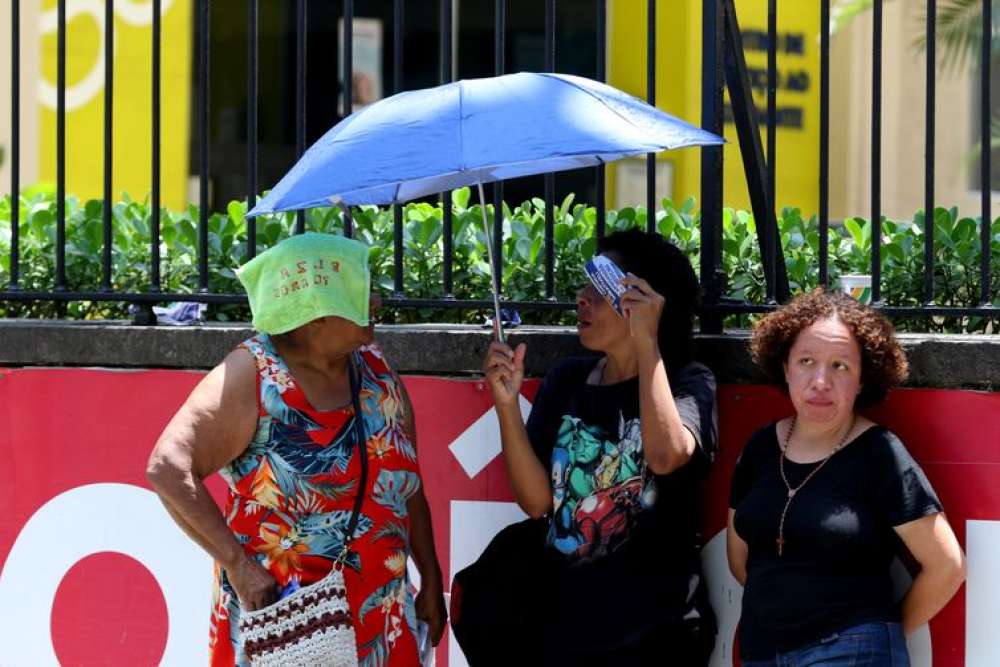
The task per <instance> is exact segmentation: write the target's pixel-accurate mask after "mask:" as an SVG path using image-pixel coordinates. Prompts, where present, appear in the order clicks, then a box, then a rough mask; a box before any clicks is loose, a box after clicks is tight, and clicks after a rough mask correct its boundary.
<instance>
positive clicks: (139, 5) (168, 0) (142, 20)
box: [115, 0, 174, 26]
mask: <svg viewBox="0 0 1000 667" xmlns="http://www.w3.org/2000/svg"><path fill="white" fill-rule="evenodd" d="M173 4H174V0H162V2H161V3H160V16H161V17H162V16H163V15H165V14H166V13H167V12H169V11H170V7H171V6H172V5H173ZM115 14H117V15H118V18H120V19H121V20H122V21H125V22H126V23H128V24H129V25H135V26H142V25H149V24H151V23H152V22H153V3H152V2H150V1H146V2H132V0H118V2H116V3H115Z"/></svg>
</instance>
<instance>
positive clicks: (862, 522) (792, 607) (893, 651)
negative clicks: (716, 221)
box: [727, 290, 965, 667]
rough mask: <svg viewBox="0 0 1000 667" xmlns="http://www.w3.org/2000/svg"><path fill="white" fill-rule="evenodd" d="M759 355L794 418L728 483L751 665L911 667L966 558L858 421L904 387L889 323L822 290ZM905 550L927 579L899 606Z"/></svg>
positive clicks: (775, 427) (912, 480)
mask: <svg viewBox="0 0 1000 667" xmlns="http://www.w3.org/2000/svg"><path fill="white" fill-rule="evenodd" d="M751 352H752V355H753V358H754V361H755V362H756V363H757V364H758V365H759V366H760V367H761V368H762V369H763V370H764V372H765V373H766V374H767V375H768V376H769V377H770V379H771V381H772V382H773V383H774V384H775V385H777V386H779V387H781V388H782V389H783V390H784V391H785V392H786V393H787V394H788V396H789V398H790V399H791V402H792V406H793V407H794V413H793V414H792V415H791V416H789V417H787V418H785V419H782V420H780V421H778V422H777V423H774V424H771V425H770V426H767V427H765V428H763V429H761V430H760V431H758V432H757V433H756V434H754V435H753V436H752V437H751V438H750V441H749V442H748V443H747V445H746V447H745V448H744V450H743V453H742V454H741V456H740V459H739V461H738V462H737V465H736V470H735V472H734V474H733V481H732V490H731V494H730V502H729V507H730V510H729V525H728V531H727V538H728V539H727V548H728V556H729V567H730V570H731V571H732V573H733V576H735V577H736V579H737V580H738V581H739V582H740V583H741V584H743V585H744V591H743V614H742V620H741V622H740V653H741V658H742V662H743V665H745V666H747V667H765V666H771V665H773V666H777V665H793V664H794V665H827V664H831V665H832V664H838V665H841V664H843V665H848V664H849V665H908V664H909V658H908V656H907V652H906V643H905V641H904V635H905V634H906V633H908V632H910V631H912V630H914V629H915V628H917V627H919V626H920V625H923V624H924V623H926V622H928V621H929V620H930V619H931V618H932V617H933V616H934V615H935V614H936V613H937V612H938V611H940V609H941V608H942V607H943V606H944V605H945V604H946V603H947V602H948V600H949V599H951V597H952V595H954V594H955V591H956V590H958V587H959V586H960V585H961V583H962V581H963V580H964V578H965V558H964V555H963V554H962V550H961V548H960V547H959V544H958V541H957V540H956V539H955V535H954V533H953V532H952V529H951V526H949V525H948V521H947V519H946V518H945V516H944V513H943V508H942V506H941V502H940V501H939V500H938V498H937V495H936V494H935V493H934V489H933V488H931V485H930V482H929V481H928V480H927V477H926V476H925V475H924V473H923V471H922V470H921V469H920V467H919V466H918V465H917V463H916V462H915V461H914V460H913V458H912V457H911V456H910V454H909V452H907V450H906V447H905V446H904V445H903V443H902V442H900V440H899V438H898V437H896V435H895V434H893V433H892V432H891V431H889V430H888V429H886V428H884V427H882V426H879V425H877V424H875V423H873V422H871V421H870V420H868V419H866V418H865V417H863V416H862V415H860V414H859V413H858V411H859V410H861V409H864V408H866V407H869V406H871V405H874V404H876V403H878V402H879V401H881V400H882V399H883V398H884V397H885V395H886V393H887V392H888V391H889V390H890V389H891V388H892V387H894V386H895V385H897V384H899V383H900V382H901V381H902V380H904V379H905V377H906V373H907V363H906V357H905V356H904V355H903V351H902V349H901V348H900V346H899V343H898V342H897V341H896V337H895V334H894V333H893V329H892V325H891V324H890V323H889V322H888V321H887V320H886V319H885V318H884V317H882V316H881V315H880V314H878V313H877V312H876V311H874V310H873V309H871V308H869V307H867V306H863V305H861V304H859V303H857V302H856V301H855V300H853V299H851V298H850V297H848V296H846V295H844V294H841V293H835V292H826V291H823V290H816V291H814V292H812V293H809V294H804V295H801V296H799V297H797V298H796V299H794V300H793V301H792V302H791V303H789V304H788V305H786V306H784V307H783V308H781V309H780V310H777V311H776V312H774V313H771V314H770V315H768V316H767V317H765V318H764V319H763V320H761V321H760V322H759V323H758V324H757V326H756V327H755V328H754V332H753V340H752V342H751ZM900 546H905V547H906V548H907V549H908V550H909V552H910V553H911V554H912V555H913V557H914V559H915V560H916V561H917V562H918V563H919V565H920V568H921V569H920V573H919V574H918V575H917V577H916V578H915V579H914V581H913V586H912V587H911V588H910V590H909V592H908V593H907V594H906V596H905V597H904V598H903V600H902V602H901V603H898V604H897V603H895V602H894V599H893V590H892V581H891V578H890V575H889V568H890V565H891V563H892V560H893V557H894V556H895V554H896V552H897V551H898V549H899V547H900Z"/></svg>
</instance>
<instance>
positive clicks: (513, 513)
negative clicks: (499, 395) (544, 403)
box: [448, 399, 528, 667]
mask: <svg viewBox="0 0 1000 667" xmlns="http://www.w3.org/2000/svg"><path fill="white" fill-rule="evenodd" d="M522 400H523V399H522ZM522 407H523V406H522ZM491 412H492V411H491ZM491 412H490V413H487V415H489V414H491ZM498 439H499V436H498ZM527 518H528V515H527V514H525V513H524V512H522V511H521V508H520V507H518V506H517V503H498V502H487V501H472V500H453V501H451V553H450V554H449V555H448V563H449V567H450V570H449V571H450V572H451V576H452V577H454V576H455V573H457V572H458V571H459V570H461V569H463V568H466V567H468V566H469V565H471V564H472V563H474V562H475V561H476V559H477V558H479V556H480V555H481V554H482V553H483V550H484V549H486V545H488V544H489V543H490V540H492V539H493V536H494V535H496V534H497V533H499V532H500V531H501V530H503V529H504V528H506V527H507V526H509V525H510V524H512V523H516V522H518V521H522V520H524V519H527ZM468 665H469V663H468V662H466V661H465V655H463V654H462V649H461V648H459V646H458V642H457V641H456V640H455V635H454V634H452V632H451V630H449V631H448V667H468Z"/></svg>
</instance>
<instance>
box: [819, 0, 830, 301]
mask: <svg viewBox="0 0 1000 667" xmlns="http://www.w3.org/2000/svg"><path fill="white" fill-rule="evenodd" d="M829 254H830V0H820V20H819V284H820V285H822V286H824V287H826V286H828V285H829V284H830V267H829Z"/></svg>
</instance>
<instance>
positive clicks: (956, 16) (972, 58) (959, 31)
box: [914, 0, 1000, 73]
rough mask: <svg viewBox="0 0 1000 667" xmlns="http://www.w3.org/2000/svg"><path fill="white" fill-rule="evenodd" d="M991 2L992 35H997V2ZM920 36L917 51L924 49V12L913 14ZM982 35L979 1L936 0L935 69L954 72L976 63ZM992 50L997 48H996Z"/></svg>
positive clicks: (999, 3) (999, 29)
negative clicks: (936, 61)
mask: <svg viewBox="0 0 1000 667" xmlns="http://www.w3.org/2000/svg"><path fill="white" fill-rule="evenodd" d="M991 1H992V3H993V26H992V31H993V32H992V34H993V37H994V42H993V43H994V44H996V41H995V38H996V37H997V35H998V34H1000V16H997V9H1000V0H991ZM916 20H917V22H918V25H919V28H920V36H919V37H917V38H916V39H915V40H914V46H915V47H916V48H918V49H920V50H921V51H923V50H925V49H926V48H927V33H926V26H927V12H926V10H921V11H920V12H919V13H917V14H916ZM982 36H983V0H940V1H939V2H938V6H937V46H938V54H939V55H938V63H939V67H940V68H941V69H942V70H944V71H948V72H952V73H954V72H957V71H961V70H963V69H965V68H966V67H967V66H969V65H970V64H971V63H974V62H976V59H977V58H978V56H979V48H980V45H981V44H982ZM994 48H1000V45H998V46H995V47H994Z"/></svg>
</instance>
